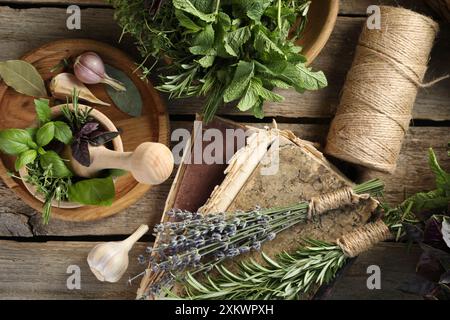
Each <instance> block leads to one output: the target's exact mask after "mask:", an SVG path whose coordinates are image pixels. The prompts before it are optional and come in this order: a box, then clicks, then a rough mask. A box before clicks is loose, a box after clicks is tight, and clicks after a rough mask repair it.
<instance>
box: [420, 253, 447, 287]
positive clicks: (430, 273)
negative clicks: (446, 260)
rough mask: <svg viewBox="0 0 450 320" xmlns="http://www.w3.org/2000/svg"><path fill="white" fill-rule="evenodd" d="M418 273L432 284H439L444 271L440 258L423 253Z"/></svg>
mask: <svg viewBox="0 0 450 320" xmlns="http://www.w3.org/2000/svg"><path fill="white" fill-rule="evenodd" d="M416 271H417V273H418V274H419V275H421V276H422V277H424V278H425V279H427V280H429V281H432V282H438V281H439V278H440V277H441V274H442V273H443V272H444V269H443V268H442V266H441V263H440V262H439V259H438V258H436V257H434V256H432V255H431V254H429V253H428V252H422V254H421V255H420V258H419V261H418V262H417V266H416Z"/></svg>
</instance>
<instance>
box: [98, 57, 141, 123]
mask: <svg viewBox="0 0 450 320" xmlns="http://www.w3.org/2000/svg"><path fill="white" fill-rule="evenodd" d="M105 70H106V73H107V74H108V75H109V76H110V77H111V78H114V79H116V80H118V81H120V82H121V83H122V84H123V85H124V86H125V88H126V89H127V90H126V91H117V90H115V89H114V88H112V87H110V86H106V87H105V88H106V92H107V93H108V95H109V97H110V98H111V100H112V101H113V102H114V104H115V105H116V107H117V108H119V109H120V110H121V111H123V112H125V113H126V114H128V115H130V116H132V117H140V116H141V114H142V97H141V94H140V93H139V90H138V88H137V87H136V85H135V84H134V83H133V81H132V80H131V79H130V77H128V76H127V75H126V74H125V72H123V71H121V70H118V69H116V68H114V67H112V66H110V65H105Z"/></svg>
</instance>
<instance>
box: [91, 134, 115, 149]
mask: <svg viewBox="0 0 450 320" xmlns="http://www.w3.org/2000/svg"><path fill="white" fill-rule="evenodd" d="M119 134H120V132H118V131H117V132H102V133H99V134H93V135H91V136H90V137H89V143H90V144H91V145H93V146H102V145H104V144H105V143H108V142H109V141H111V140H113V139H114V138H115V137H117V136H118V135H119Z"/></svg>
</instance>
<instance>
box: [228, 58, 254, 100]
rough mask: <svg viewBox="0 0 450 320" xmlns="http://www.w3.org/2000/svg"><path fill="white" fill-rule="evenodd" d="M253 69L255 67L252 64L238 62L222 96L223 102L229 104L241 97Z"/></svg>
mask: <svg viewBox="0 0 450 320" xmlns="http://www.w3.org/2000/svg"><path fill="white" fill-rule="evenodd" d="M254 68H255V65H254V63H253V62H247V61H243V60H241V61H239V63H238V65H237V67H236V71H235V72H234V76H233V80H232V81H231V83H230V85H229V86H228V87H227V88H226V90H225V93H224V95H223V100H224V102H230V101H233V100H236V99H238V98H240V97H241V96H242V94H243V93H244V91H245V88H246V87H247V85H248V83H249V82H250V79H251V78H252V77H253V71H254Z"/></svg>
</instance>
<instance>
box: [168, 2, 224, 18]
mask: <svg viewBox="0 0 450 320" xmlns="http://www.w3.org/2000/svg"><path fill="white" fill-rule="evenodd" d="M172 4H173V6H174V7H175V8H177V9H179V10H182V11H184V12H187V13H190V14H192V15H193V16H195V17H197V18H199V19H200V20H203V21H205V22H213V21H214V20H216V15H215V14H213V13H205V12H202V11H200V10H199V9H198V8H197V7H196V6H195V5H194V4H193V3H192V2H191V1H189V0H172Z"/></svg>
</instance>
